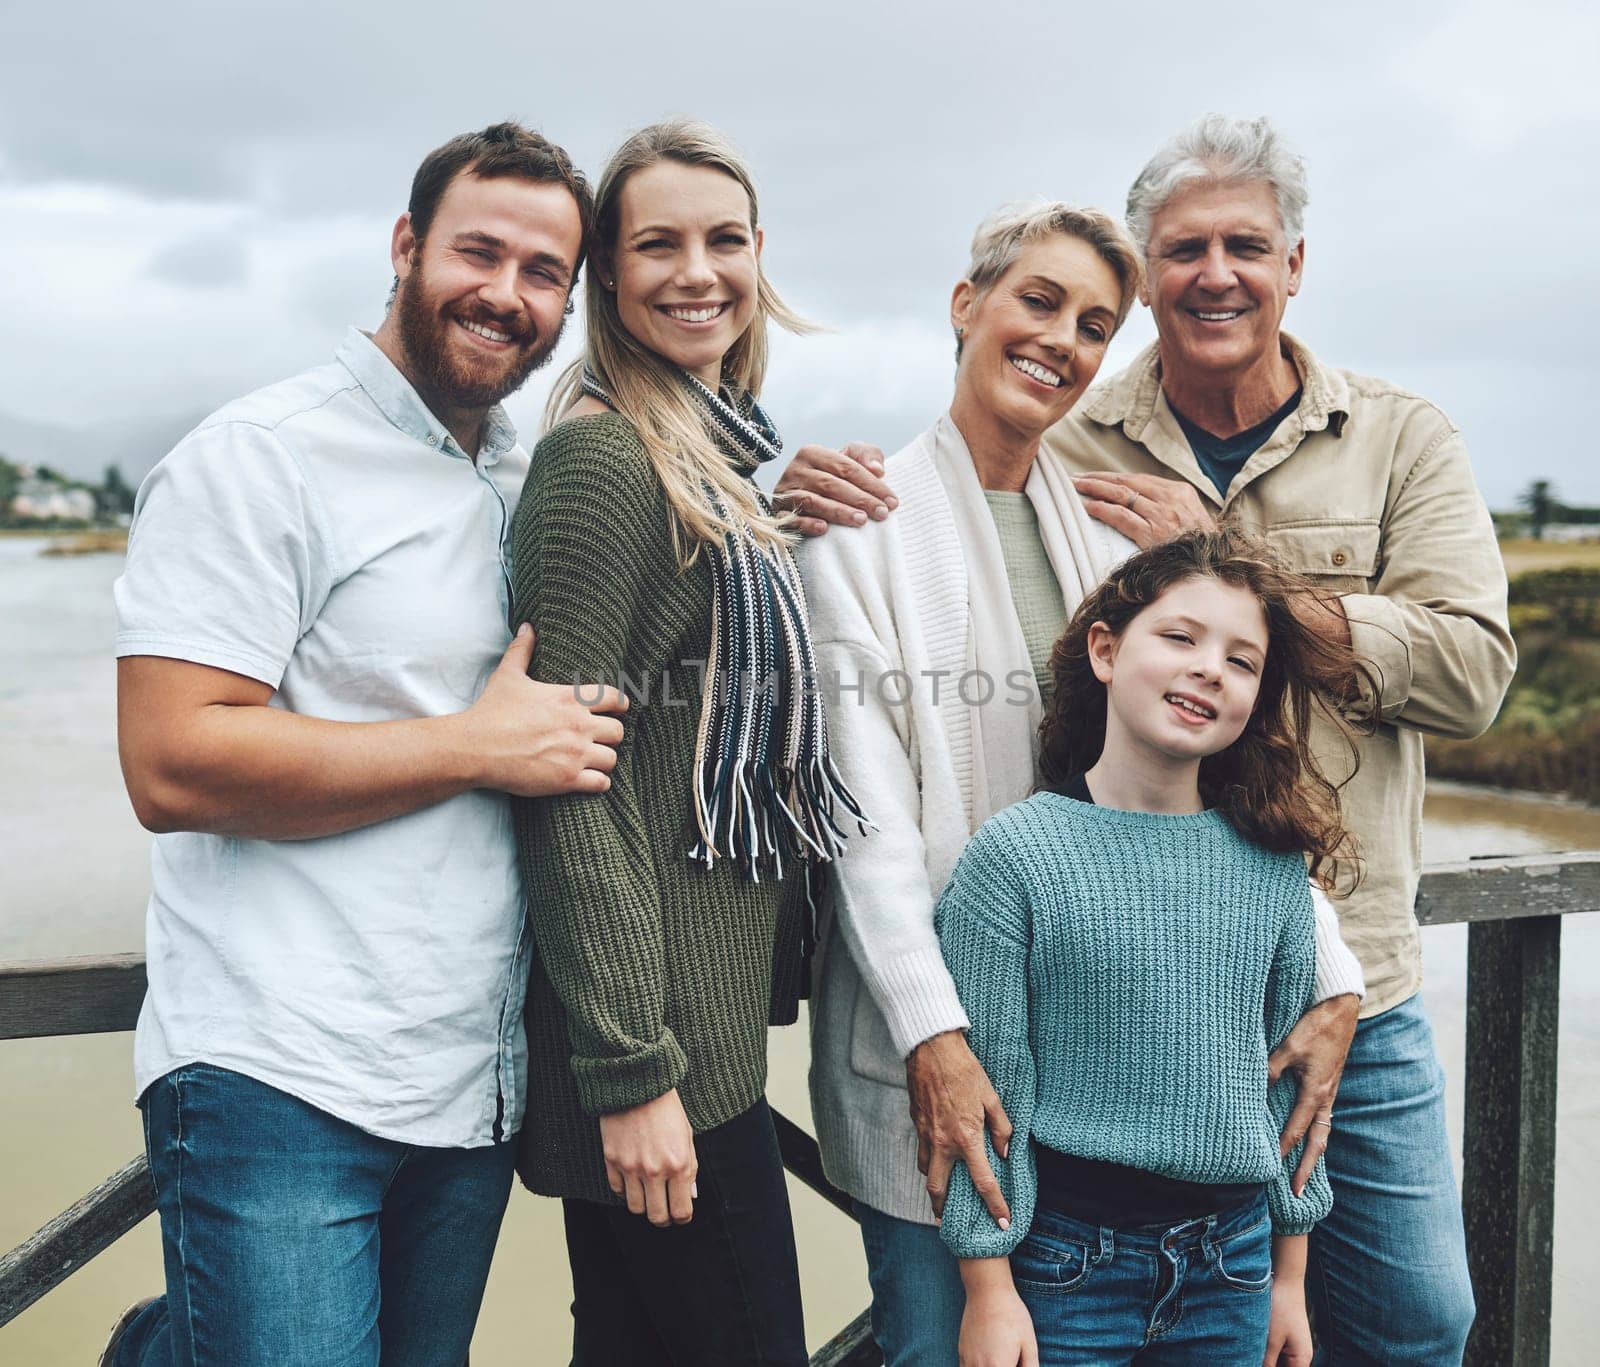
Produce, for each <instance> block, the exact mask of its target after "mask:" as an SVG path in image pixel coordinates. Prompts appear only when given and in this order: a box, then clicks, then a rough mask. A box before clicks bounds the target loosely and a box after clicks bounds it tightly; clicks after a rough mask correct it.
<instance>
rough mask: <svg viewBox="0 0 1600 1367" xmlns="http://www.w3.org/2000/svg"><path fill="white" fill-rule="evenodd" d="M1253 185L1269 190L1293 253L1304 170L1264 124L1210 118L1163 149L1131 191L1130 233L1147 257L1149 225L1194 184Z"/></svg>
mask: <svg viewBox="0 0 1600 1367" xmlns="http://www.w3.org/2000/svg"><path fill="white" fill-rule="evenodd" d="M1249 182H1259V183H1261V184H1264V185H1266V186H1267V187H1268V188H1269V189H1271V191H1272V194H1273V197H1274V198H1275V199H1276V200H1277V201H1278V219H1279V222H1281V223H1282V224H1283V235H1284V237H1286V238H1287V239H1288V243H1289V246H1290V248H1291V249H1292V248H1293V247H1294V245H1295V244H1296V243H1297V242H1299V241H1300V239H1301V237H1302V236H1303V235H1304V229H1305V216H1306V201H1307V200H1308V199H1309V198H1310V194H1309V192H1308V191H1307V189H1306V164H1305V162H1304V161H1303V160H1302V159H1301V158H1300V157H1299V156H1298V155H1297V154H1296V153H1294V152H1292V151H1290V150H1289V147H1288V146H1287V144H1285V142H1284V140H1283V136H1282V134H1280V133H1279V132H1278V130H1277V129H1276V128H1274V127H1273V126H1272V125H1271V124H1270V123H1269V122H1268V121H1267V120H1266V119H1264V118H1262V119H1235V118H1229V117H1228V116H1227V115H1226V114H1206V115H1204V116H1203V117H1201V118H1198V119H1196V120H1195V121H1194V122H1193V123H1192V124H1190V125H1189V126H1188V127H1187V128H1185V129H1184V130H1183V132H1181V133H1179V134H1178V135H1177V136H1176V137H1174V138H1170V139H1168V141H1166V142H1165V143H1163V144H1162V145H1161V147H1160V148H1159V149H1158V150H1157V151H1156V154H1155V156H1153V157H1151V158H1150V160H1149V161H1148V162H1147V163H1146V164H1145V168H1144V170H1142V171H1141V172H1139V178H1138V179H1137V180H1135V181H1134V182H1133V188H1132V189H1131V190H1129V191H1128V230H1129V231H1130V232H1131V233H1132V234H1133V238H1134V241H1136V242H1137V243H1138V244H1139V250H1140V251H1141V252H1142V253H1144V254H1145V255H1147V256H1148V255H1149V251H1150V224H1151V221H1152V220H1153V219H1154V218H1155V216H1156V213H1157V212H1158V211H1159V210H1160V208H1161V206H1162V205H1163V204H1165V203H1166V202H1167V201H1168V200H1169V199H1171V198H1172V196H1173V195H1175V194H1176V193H1177V192H1178V191H1179V190H1182V189H1184V188H1185V187H1187V186H1189V185H1193V184H1195V183H1210V184H1223V185H1228V184H1232V185H1238V184H1245V183H1249Z"/></svg>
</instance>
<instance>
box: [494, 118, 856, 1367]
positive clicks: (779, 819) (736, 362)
mask: <svg viewBox="0 0 1600 1367" xmlns="http://www.w3.org/2000/svg"><path fill="white" fill-rule="evenodd" d="M591 253H592V259H593V267H594V272H595V277H596V278H595V279H593V280H591V281H590V283H589V285H588V294H587V305H586V313H587V323H588V336H587V343H586V346H587V350H586V355H585V358H584V362H583V363H582V365H581V366H579V367H576V368H575V369H574V371H573V372H571V373H569V375H568V376H567V377H566V380H565V382H564V383H562V384H560V385H558V387H557V390H556V394H555V396H554V397H553V399H552V401H551V411H552V415H553V416H555V417H556V418H559V421H557V422H556V425H555V426H554V427H553V428H552V429H551V430H550V432H549V433H548V435H546V436H545V438H544V439H543V440H542V441H541V442H540V443H539V445H538V448H537V449H536V450H535V452H534V453H533V460H532V469H531V472H530V474H529V476H528V482H527V486H526V489H525V491H524V494H523V498H522V503H521V505H520V506H519V508H518V510H517V517H516V525H515V532H514V538H513V547H514V565H515V581H516V613H517V618H516V620H518V621H531V622H532V623H533V625H534V628H535V630H536V631H537V632H538V642H537V647H536V651H535V654H534V660H533V669H534V673H535V674H536V675H537V676H539V677H540V678H543V679H549V680H554V679H560V680H562V681H563V682H570V681H572V680H573V679H574V678H580V679H584V680H596V679H597V680H600V681H603V682H606V683H612V684H617V685H618V686H623V687H626V688H627V690H628V691H629V694H630V697H631V699H632V702H633V706H632V709H631V711H630V713H629V716H628V718H627V731H626V734H625V736H624V738H623V740H622V742H621V744H620V745H619V746H618V748H617V761H616V768H615V770H614V772H613V774H612V781H611V785H610V789H609V791H608V792H606V793H605V794H604V795H603V796H600V797H577V798H571V799H568V798H552V799H546V800H542V801H538V802H531V803H525V804H521V805H520V806H519V808H518V812H517V817H518V821H517V826H518V837H519V843H520V848H521V854H522V866H523V872H524V875H525V877H526V880H527V885H528V902H529V915H530V920H531V924H532V927H533V935H534V941H535V946H536V952H535V954H534V956H533V969H532V976H531V979H530V983H529V991H528V1008H527V1022H528V1044H529V1072H530V1075H531V1076H530V1081H529V1088H528V1092H529V1095H530V1096H531V1097H532V1098H533V1103H532V1105H530V1106H529V1108H528V1116H527V1120H526V1122H525V1124H524V1129H523V1132H522V1141H521V1155H520V1160H519V1171H520V1173H521V1175H522V1178H523V1180H524V1182H526V1183H527V1185H528V1186H530V1187H531V1188H532V1189H533V1190H535V1191H538V1192H543V1193H546V1194H550V1195H556V1196H561V1197H564V1198H565V1221H566V1235H567V1251H568V1256H569V1258H570V1260H571V1264H572V1281H573V1317H574V1328H573V1355H572V1360H573V1362H574V1363H576V1364H578V1367H611V1364H616V1363H630V1364H639V1367H648V1364H656V1363H659V1364H662V1367H666V1365H667V1364H671V1363H691V1362H692V1363H696V1364H705V1365H706V1367H712V1365H713V1364H730V1367H731V1365H733V1364H737V1367H747V1365H748V1364H753V1363H762V1364H774V1365H775V1367H803V1364H804V1363H805V1361H806V1350H805V1337H804V1333H803V1327H802V1324H801V1311H800V1285H799V1276H798V1270H797V1264H796V1258H795V1248H794V1237H793V1233H792V1230H791V1226H790V1218H789V1205H788V1198H787V1195H786V1190H785V1186H784V1174H783V1167H782V1163H781V1161H780V1159H779V1155H778V1146H777V1140H776V1136H775V1134H774V1132H773V1126H772V1119H771V1115H770V1113H769V1112H768V1110H767V1106H766V1102H765V1100H764V1098H763V1093H764V1091H765V1085H766V1040H767V1025H768V1023H769V1020H770V1021H774V1022H786V1021H792V1020H793V1019H794V1018H795V1015H796V1010H797V1005H796V1003H797V997H798V989H799V979H800V973H801V956H802V941H803V937H804V933H805V927H806V919H805V918H806V914H807V899H806V895H805V887H804V883H805V879H804V877H803V871H804V869H805V866H806V864H807V862H808V861H811V860H819V859H827V858H829V857H830V856H831V855H832V854H833V853H834V852H836V851H837V849H838V848H839V839H840V837H841V835H842V831H841V830H840V828H839V826H838V825H837V824H836V823H835V821H834V819H833V817H832V816H831V815H830V813H832V812H833V811H834V810H835V807H836V804H837V810H838V811H840V812H841V813H842V812H844V811H851V812H854V811H855V809H854V804H853V801H852V800H851V799H850V797H849V795H848V793H846V792H845V791H844V790H843V786H842V784H840V783H839V782H838V779H837V774H836V773H835V771H834V769H833V766H832V763H831V761H830V759H829V756H828V748H827V735H826V732H825V730H824V727H823V719H822V715H821V713H820V711H819V710H818V709H819V699H818V697H817V695H816V690H815V689H812V688H808V687H807V680H808V678H809V677H810V676H812V675H814V674H815V671H816V666H815V662H814V659H813V656H812V650H811V642H810V635H809V628H808V626H807V616H806V611H805V601H804V598H803V595H802V593H801V589H800V585H799V580H798V577H797V575H796V573H795V570H794V566H793V563H792V561H791V560H790V558H789V553H788V546H787V537H786V534H785V532H784V530H783V528H782V527H781V526H780V525H779V523H778V522H777V521H775V520H774V518H773V515H772V513H771V511H770V509H769V508H768V506H767V504H766V503H765V501H764V500H763V498H762V496H761V495H760V493H759V492H758V491H757V489H756V488H755V486H754V484H753V483H752V482H751V479H750V476H751V474H752V473H753V472H754V471H755V470H756V468H757V467H758V466H759V465H760V463H761V462H762V461H764V460H767V459H770V458H771V457H772V456H773V455H775V454H776V453H777V448H778V438H777V434H776V432H774V431H773V430H772V428H771V426H770V424H769V423H768V422H767V419H766V415H765V414H764V413H763V412H762V411H761V409H760V407H759V406H758V405H757V404H756V395H757V393H758V392H759V391H760V388H761V381H762V377H763V375H764V373H765V370H766V358H767V331H766V330H767V323H768V321H769V320H772V321H775V322H778V323H781V324H784V325H785V326H789V327H798V326H799V323H798V320H797V319H796V318H795V317H794V315H793V314H791V313H789V312H788V310H787V309H786V308H785V307H784V305H783V303H782V301H781V300H780V299H779V298H778V296H777V295H776V294H775V293H774V292H773V289H772V287H771V285H770V284H769V283H768V282H767V279H766V277H765V276H764V275H763V273H762V271H761V265H760V257H761V229H760V228H759V227H758V226H757V219H756V199H755V193H754V189H753V187H752V184H751V180H750V176H749V173H748V172H747V171H746V170H745V168H744V167H743V165H742V164H741V162H740V161H739V159H738V157H737V155H736V154H735V153H734V152H733V150H732V149H731V148H730V147H729V145H728V144H727V142H726V141H725V140H724V139H723V138H722V137H721V136H720V135H719V134H718V133H716V132H715V130H713V129H710V128H708V127H706V126H705V125H703V124H694V123H687V122H675V123H666V124H658V125H656V126H654V127H651V128H646V129H644V130H642V131H641V132H639V133H636V134H634V135H633V136H632V137H630V138H629V139H628V140H627V141H626V142H625V143H624V144H623V145H622V147H621V148H620V149H618V151H617V153H616V154H615V155H614V156H613V157H612V159H611V162H610V164H609V166H608V167H607V168H606V171H605V174H604V176H603V177H602V178H601V180H600V185H599V190H598V192H597V194H596V204H595V229H594V241H593V245H592V247H591ZM624 679H625V680H626V681H627V682H626V683H625V684H623V683H622V682H621V681H622V680H624ZM855 814H856V815H859V813H858V812H856V813H855Z"/></svg>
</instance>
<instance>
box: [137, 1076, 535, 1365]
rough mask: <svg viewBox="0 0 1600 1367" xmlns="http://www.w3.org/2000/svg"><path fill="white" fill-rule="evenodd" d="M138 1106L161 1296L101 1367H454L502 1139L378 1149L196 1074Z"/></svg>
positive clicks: (476, 1285)
mask: <svg viewBox="0 0 1600 1367" xmlns="http://www.w3.org/2000/svg"><path fill="white" fill-rule="evenodd" d="M139 1104H140V1107H141V1108H142V1109H143V1111H144V1125H145V1147H146V1149H147V1151H148V1153H149V1155H150V1169H151V1172H152V1174H153V1175H154V1177H155V1184H156V1205H157V1209H158V1210H159V1211H160V1213H161V1238H162V1251H163V1256H164V1259H165V1263H166V1274H167V1294H166V1295H165V1296H162V1297H160V1298H159V1299H157V1300H155V1301H154V1302H152V1303H151V1304H150V1305H148V1306H147V1307H145V1309H144V1310H142V1311H141V1312H140V1313H139V1315H138V1316H137V1318H136V1319H135V1320H134V1321H133V1322H132V1323H131V1324H130V1325H129V1327H128V1329H127V1332H126V1333H125V1334H124V1335H123V1337H122V1340H121V1343H120V1344H119V1345H118V1351H117V1354H116V1357H115V1359H114V1363H115V1367H156V1364H160V1367H377V1364H379V1363H381V1364H382V1367H461V1364H462V1363H463V1362H464V1361H465V1359H466V1355H467V1348H468V1346H469V1345H470V1343H471V1341H472V1327H473V1324H474V1323H475V1321H476V1320H477V1317H478V1306H479V1303H480V1302H481V1301H482V1299H483V1287H484V1282H485V1281H486V1280H487V1278H488V1275H489V1261H490V1259H491V1257H492V1256H493V1254H494V1245H495V1239H496V1238H497V1237H498V1235H499V1232H500V1219H501V1216H502V1215H504V1213H505V1207H506V1198H507V1196H508V1195H509V1193H510V1190H511V1172H512V1162H513V1159H514V1157H515V1148H516V1145H515V1144H512V1143H502V1144H496V1145H493V1146H492V1147H489V1148H479V1149H426V1148H417V1147H413V1146H411V1145H406V1144H398V1143H395V1142H393V1141H391V1140H386V1139H377V1138H375V1137H373V1136H372V1135H370V1134H367V1133H366V1132H365V1131H363V1130H360V1129H357V1128H356V1127H355V1126H354V1125H350V1124H347V1123H345V1122H344V1121H342V1120H336V1119H334V1118H333V1117H332V1116H330V1115H327V1114H325V1113H324V1112H322V1111H319V1110H317V1109H316V1108H315V1107H312V1106H308V1105H307V1104H306V1103H305V1102H303V1101H297V1100H296V1099H295V1098H293V1097H291V1096H288V1095H286V1094H284V1093H283V1092H280V1091H277V1090H276V1089H275V1088H272V1087H268V1086H266V1085H265V1084H264V1083H260V1082H256V1081H254V1080H253V1079H251V1078H247V1077H244V1076H242V1075H241V1074H239V1073H233V1072H229V1071H227V1070H226V1069H222V1068H213V1067H210V1066H209V1065H205V1064H196V1065H193V1066H191V1067H187V1068H179V1069H178V1070H177V1071H175V1072H172V1073H169V1074H167V1076H166V1077H164V1078H162V1079H160V1081H158V1082H155V1083H153V1084H152V1085H151V1086H150V1088H149V1090H148V1091H146V1092H145V1094H144V1096H143V1097H142V1098H141V1100H140V1103H139Z"/></svg>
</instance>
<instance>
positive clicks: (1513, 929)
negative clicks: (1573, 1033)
mask: <svg viewBox="0 0 1600 1367" xmlns="http://www.w3.org/2000/svg"><path fill="white" fill-rule="evenodd" d="M1560 991H1561V918H1560V917H1559V916H1539V915H1534V916H1529V917H1527V918H1525V919H1522V920H1516V921H1478V922H1474V923H1473V925H1472V928H1471V930H1470V931H1469V932H1468V936H1467V1086H1466V1126H1465V1129H1466V1144H1465V1153H1464V1155H1463V1158H1464V1161H1463V1165H1462V1167H1463V1172H1462V1209H1463V1213H1464V1215H1465V1218H1466V1229H1467V1261H1468V1264H1469V1266H1470V1268H1471V1271H1472V1286H1473V1292H1474V1294H1475V1296H1476V1297H1477V1302H1478V1317H1477V1321H1476V1323H1475V1324H1474V1325H1473V1330H1472V1337H1471V1338H1470V1339H1469V1340H1468V1343H1467V1357H1466V1361H1467V1364H1468V1367H1546V1364H1548V1363H1549V1361H1550V1275H1551V1247H1552V1243H1553V1238H1554V1225H1555V1156H1556V1025H1557V1018H1558V1015H1559V1007H1560Z"/></svg>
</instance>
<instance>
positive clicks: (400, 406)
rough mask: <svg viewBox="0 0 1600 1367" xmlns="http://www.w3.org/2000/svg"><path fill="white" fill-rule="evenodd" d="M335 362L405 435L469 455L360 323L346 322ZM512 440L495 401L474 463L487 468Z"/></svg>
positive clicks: (512, 430) (463, 456) (513, 435)
mask: <svg viewBox="0 0 1600 1367" xmlns="http://www.w3.org/2000/svg"><path fill="white" fill-rule="evenodd" d="M334 355H335V356H336V358H337V359H338V360H339V362H340V363H341V364H342V365H343V366H344V368H345V369H346V370H348V371H349V372H350V374H351V375H352V376H353V377H354V378H355V382H356V383H357V384H359V385H360V386H361V388H362V389H363V390H364V391H365V392H366V395H367V397H368V398H369V399H371V400H372V402H373V403H374V404H375V405H376V406H377V408H378V411H379V412H380V413H382V414H383V416H384V417H386V418H387V419H388V420H389V421H390V422H391V423H393V424H394V426H395V427H397V428H398V429H399V430H400V431H402V432H404V433H405V434H406V435H407V436H408V437H412V438H414V439H415V440H417V441H420V442H422V443H423V444H424V445H426V446H430V447H432V448H434V449H435V450H439V451H443V452H444V453H445V454H446V455H449V456H456V457H458V458H461V459H471V458H470V457H469V456H468V455H467V453H466V452H465V451H463V450H462V449H461V447H460V446H459V445H458V444H457V442H456V439H455V438H454V437H452V436H451V435H450V431H449V429H448V428H447V427H445V425H444V424H443V423H442V422H440V421H439V419H438V418H436V417H435V416H434V415H433V411H432V410H431V409H430V408H429V407H428V405H427V404H425V403H423V402H422V399H421V398H420V397H419V396H418V394H417V391H416V390H415V389H413V388H412V387H411V382H410V381H409V380H407V379H406V377H405V376H404V375H402V374H401V373H400V371H399V369H398V368H397V367H396V365H395V363H394V362H393V361H391V360H390V359H389V358H388V357H387V356H386V355H384V352H383V348H382V347H380V346H379V345H378V344H377V343H376V342H374V341H373V340H372V338H371V337H370V336H369V335H368V334H367V333H365V332H363V331H361V329H360V328H354V327H353V328H351V329H350V330H349V331H348V332H347V333H345V337H344V341H343V342H341V343H340V344H339V349H338V351H337V352H335V353H334ZM516 444H517V429H516V428H515V427H513V426H512V425H511V419H510V418H508V417H507V416H506V411H505V409H504V408H502V407H501V406H500V405H499V404H496V405H495V406H494V407H493V408H491V409H490V410H489V411H488V413H487V414H485V415H484V420H483V442H482V444H481V446H480V447H479V450H478V461H477V463H478V466H479V468H480V469H488V468H489V467H490V466H492V465H496V464H498V463H499V460H500V458H501V457H502V456H503V455H505V453H506V452H507V451H509V450H510V449H511V448H512V447H513V446H515V445H516Z"/></svg>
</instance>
